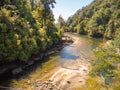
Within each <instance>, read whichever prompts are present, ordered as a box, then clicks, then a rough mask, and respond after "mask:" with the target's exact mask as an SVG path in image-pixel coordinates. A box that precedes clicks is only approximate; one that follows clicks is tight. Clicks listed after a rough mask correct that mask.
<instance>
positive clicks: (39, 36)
mask: <svg viewBox="0 0 120 90" xmlns="http://www.w3.org/2000/svg"><path fill="white" fill-rule="evenodd" d="M54 4H55V1H54V0H37V1H35V0H1V1H0V38H1V39H0V62H3V63H4V62H11V61H15V60H20V61H27V60H28V59H29V58H30V57H31V56H33V55H35V54H37V53H38V52H44V51H45V50H46V49H48V48H50V47H51V46H52V45H53V44H54V43H57V42H58V41H59V40H60V38H61V32H60V31H59V30H58V29H57V28H56V26H55V24H54V15H53V13H52V10H51V8H54Z"/></svg>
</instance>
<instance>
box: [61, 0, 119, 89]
mask: <svg viewBox="0 0 120 90" xmlns="http://www.w3.org/2000/svg"><path fill="white" fill-rule="evenodd" d="M63 28H64V30H65V32H71V33H78V34H80V35H88V36H89V37H93V38H102V39H103V40H110V43H109V45H105V46H104V45H102V46H100V47H98V48H96V49H95V50H94V53H95V56H96V58H97V59H96V60H95V61H93V62H92V70H91V71H90V73H89V75H90V78H88V79H87V80H86V83H87V84H86V85H85V86H84V87H83V88H79V89H78V90H101V89H102V90H120V87H119V86H120V76H119V75H120V0H94V1H93V2H92V3H91V4H90V5H88V6H86V7H83V8H82V9H79V10H78V11H77V12H76V13H75V14H74V15H72V16H70V17H69V18H68V20H67V21H66V23H63ZM88 88H89V89H88Z"/></svg>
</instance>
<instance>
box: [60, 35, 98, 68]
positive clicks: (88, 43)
mask: <svg viewBox="0 0 120 90" xmlns="http://www.w3.org/2000/svg"><path fill="white" fill-rule="evenodd" d="M96 46H97V45H95V44H94V43H93V42H92V40H86V39H84V38H80V37H79V39H78V40H77V42H75V43H73V44H72V45H70V46H67V47H65V48H63V49H62V51H61V52H60V65H61V66H62V67H63V68H67V69H78V66H79V64H78V61H83V60H86V61H87V60H89V61H90V60H92V59H93V52H92V50H93V49H94V48H95V47H96Z"/></svg>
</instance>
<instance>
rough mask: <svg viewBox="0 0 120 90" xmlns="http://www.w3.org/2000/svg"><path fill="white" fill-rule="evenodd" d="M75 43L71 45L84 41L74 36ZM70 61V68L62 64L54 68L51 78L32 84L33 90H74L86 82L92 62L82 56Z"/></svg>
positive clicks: (74, 45)
mask: <svg viewBox="0 0 120 90" xmlns="http://www.w3.org/2000/svg"><path fill="white" fill-rule="evenodd" d="M72 38H73V41H74V43H73V44H72V45H70V47H76V45H78V46H80V45H82V43H81V42H80V39H79V38H78V37H75V36H74V37H72ZM70 62H71V61H68V62H67V63H66V64H68V65H70V66H67V67H68V68H65V67H62V66H60V67H59V68H57V69H54V70H53V71H51V72H52V75H51V77H50V78H49V79H47V80H46V81H44V82H41V81H39V80H38V82H37V83H36V84H35V85H33V86H32V90H50V89H52V90H74V89H75V88H76V87H80V86H82V85H84V84H85V80H86V79H87V77H88V73H89V71H90V69H91V64H90V62H89V61H88V60H86V58H84V57H83V56H81V58H78V59H77V60H75V61H72V63H70Z"/></svg>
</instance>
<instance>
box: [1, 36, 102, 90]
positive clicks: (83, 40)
mask: <svg viewBox="0 0 120 90" xmlns="http://www.w3.org/2000/svg"><path fill="white" fill-rule="evenodd" d="M69 36H70V37H72V38H73V40H74V43H73V44H71V45H69V46H66V47H64V48H63V49H62V50H61V51H60V52H58V53H55V54H54V55H50V56H49V57H47V58H45V62H44V63H42V64H41V63H39V62H37V63H36V64H35V65H36V66H31V67H30V68H28V69H26V70H25V71H24V72H23V73H22V74H21V75H18V76H16V77H17V78H12V79H10V80H8V83H7V84H9V86H11V87H17V88H26V90H49V89H46V87H44V86H45V85H44V86H42V87H41V86H36V85H35V83H34V82H36V81H39V82H40V83H41V82H45V81H46V80H50V81H51V82H52V83H54V85H55V86H56V87H57V88H59V89H61V90H73V89H74V88H75V87H79V86H81V85H84V84H85V80H86V78H87V77H88V73H89V71H90V68H91V64H90V62H91V61H92V60H94V59H95V57H94V53H93V49H95V48H96V47H97V46H98V45H99V42H100V40H98V39H92V38H88V37H86V36H79V35H70V34H69ZM18 77H19V78H18ZM31 83H34V85H33V84H31ZM3 85H5V84H3ZM40 85H41V84H40ZM7 86H8V85H7Z"/></svg>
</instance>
